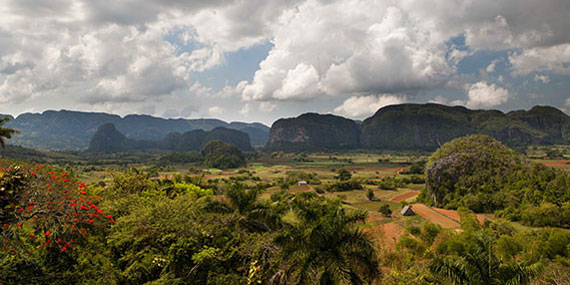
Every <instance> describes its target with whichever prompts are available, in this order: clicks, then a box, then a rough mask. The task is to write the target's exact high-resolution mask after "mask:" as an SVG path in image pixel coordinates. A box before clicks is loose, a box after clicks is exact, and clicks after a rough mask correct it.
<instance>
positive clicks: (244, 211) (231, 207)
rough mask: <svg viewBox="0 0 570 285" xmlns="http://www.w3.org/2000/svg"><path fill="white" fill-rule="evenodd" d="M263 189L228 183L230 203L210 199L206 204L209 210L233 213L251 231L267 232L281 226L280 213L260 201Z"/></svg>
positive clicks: (226, 196) (227, 194)
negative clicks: (259, 197)
mask: <svg viewBox="0 0 570 285" xmlns="http://www.w3.org/2000/svg"><path fill="white" fill-rule="evenodd" d="M261 190H262V189H261V188H258V187H254V188H250V189H246V187H245V186H243V185H242V184H240V183H234V184H231V185H228V188H227V189H226V191H225V193H224V196H225V198H226V199H227V200H228V203H225V202H220V201H216V200H210V201H209V202H208V203H207V204H206V210H207V211H209V212H217V213H225V214H232V216H233V217H234V218H235V219H236V221H237V224H238V225H239V226H240V227H242V228H244V229H246V230H247V231H250V232H267V231H270V230H271V229H275V228H277V227H279V226H280V217H279V213H277V212H275V211H274V209H272V208H271V207H270V205H269V204H268V203H266V202H260V201H258V196H259V193H260V191H261Z"/></svg>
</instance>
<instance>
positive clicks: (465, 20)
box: [0, 0, 570, 125]
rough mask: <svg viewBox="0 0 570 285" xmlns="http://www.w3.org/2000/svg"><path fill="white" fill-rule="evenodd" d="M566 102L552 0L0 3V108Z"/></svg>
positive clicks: (206, 113)
mask: <svg viewBox="0 0 570 285" xmlns="http://www.w3.org/2000/svg"><path fill="white" fill-rule="evenodd" d="M426 102H435V103H441V104H447V105H464V106H467V107H468V108H472V109H499V110H503V111H509V110H515V109H529V108H530V107H532V106H534V105H551V106H554V107H557V108H559V109H561V110H563V111H564V112H567V113H569V112H570V1H568V0H546V1H545V0H501V1H496V0H464V1H461V0H394V1H390V0H382V1H376V0H271V1H267V0H236V1H231V0H193V1H186V0H136V1H135V0H97V1H92V0H0V113H3V114H12V115H18V114H21V113H25V112H42V111H44V110H60V109H67V110H80V111H100V112H108V113H114V114H119V115H127V114H133V113H136V114H149V115H153V116H159V117H168V118H219V119H223V120H226V121H248V122H252V121H259V122H263V123H266V124H268V125H270V124H271V123H272V122H274V121H275V120H277V119H279V118H282V117H293V116H297V115H299V114H302V113H306V112H318V113H332V114H337V115H341V116H345V117H349V118H353V119H364V118H366V117H368V116H370V115H372V114H374V113H375V112H376V111H377V110H378V109H379V108H381V107H383V106H386V105H390V104H399V103H426Z"/></svg>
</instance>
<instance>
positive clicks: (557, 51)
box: [509, 43, 570, 75]
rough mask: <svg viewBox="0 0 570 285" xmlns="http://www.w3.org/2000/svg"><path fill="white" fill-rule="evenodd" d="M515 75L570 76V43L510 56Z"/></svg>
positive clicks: (528, 50)
mask: <svg viewBox="0 0 570 285" xmlns="http://www.w3.org/2000/svg"><path fill="white" fill-rule="evenodd" d="M509 62H510V63H511V65H512V73H513V74H514V75H527V74H529V73H532V72H535V71H543V72H544V71H549V72H552V73H556V74H566V75H569V74H570V43H567V44H560V45H556V46H551V47H537V48H531V49H525V50H523V51H522V52H517V53H512V54H510V55H509Z"/></svg>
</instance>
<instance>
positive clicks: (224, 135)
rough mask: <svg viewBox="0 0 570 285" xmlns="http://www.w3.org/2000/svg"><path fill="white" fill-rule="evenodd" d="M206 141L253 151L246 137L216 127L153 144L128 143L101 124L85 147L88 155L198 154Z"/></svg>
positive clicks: (245, 135) (241, 133)
mask: <svg viewBox="0 0 570 285" xmlns="http://www.w3.org/2000/svg"><path fill="white" fill-rule="evenodd" d="M210 141H221V142H224V143H227V144H231V145H233V146H235V147H237V148H238V149H240V150H242V151H253V148H252V147H251V144H250V140H249V136H248V134H246V133H244V132H242V131H238V130H234V129H229V128H224V127H217V128H215V129H213V130H210V131H204V130H192V131H188V132H185V133H183V134H180V133H170V134H168V135H166V136H165V137H164V138H163V139H161V140H157V141H153V140H135V139H128V138H127V137H126V136H124V135H123V134H122V133H121V132H119V131H118V130H117V129H116V128H115V126H114V125H113V124H112V123H106V124H103V125H101V126H100V127H99V128H98V130H97V132H95V134H94V135H93V138H92V139H91V141H90V143H89V148H88V151H89V152H95V153H111V152H124V151H128V150H147V149H157V150H176V151H200V150H201V149H202V147H203V146H204V145H205V144H206V143H208V142H210Z"/></svg>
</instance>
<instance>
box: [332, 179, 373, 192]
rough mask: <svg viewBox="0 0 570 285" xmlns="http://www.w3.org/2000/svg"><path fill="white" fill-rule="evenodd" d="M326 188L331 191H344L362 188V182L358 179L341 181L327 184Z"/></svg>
mask: <svg viewBox="0 0 570 285" xmlns="http://www.w3.org/2000/svg"><path fill="white" fill-rule="evenodd" d="M324 186H325V189H326V190H327V191H329V192H344V191H352V190H362V189H364V188H363V187H362V184H360V182H359V181H356V180H349V181H339V182H335V183H332V184H325V185H324Z"/></svg>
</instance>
